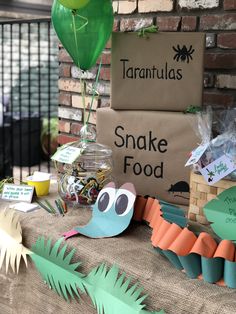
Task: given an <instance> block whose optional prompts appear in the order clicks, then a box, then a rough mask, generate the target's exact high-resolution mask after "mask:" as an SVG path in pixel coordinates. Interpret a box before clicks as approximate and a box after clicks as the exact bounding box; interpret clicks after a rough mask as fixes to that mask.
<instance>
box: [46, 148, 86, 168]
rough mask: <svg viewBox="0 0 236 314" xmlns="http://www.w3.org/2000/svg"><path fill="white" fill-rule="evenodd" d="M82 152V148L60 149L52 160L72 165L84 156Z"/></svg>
mask: <svg viewBox="0 0 236 314" xmlns="http://www.w3.org/2000/svg"><path fill="white" fill-rule="evenodd" d="M82 152H83V149H82V148H78V147H73V146H67V147H65V148H60V149H59V150H57V152H56V153H55V154H54V155H53V156H52V157H51V159H52V160H55V161H58V162H61V163H64V164H70V165H71V164H72V163H73V162H74V161H75V160H76V159H77V158H78V157H79V156H80V155H81V154H82Z"/></svg>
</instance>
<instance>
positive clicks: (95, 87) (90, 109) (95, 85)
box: [85, 58, 102, 125]
mask: <svg viewBox="0 0 236 314" xmlns="http://www.w3.org/2000/svg"><path fill="white" fill-rule="evenodd" d="M101 67H102V58H101V60H100V63H99V67H98V72H97V76H96V80H95V84H94V86H93V95H92V100H91V104H90V106H89V113H88V117H87V120H86V123H85V124H86V125H87V124H88V123H89V118H90V115H91V111H92V108H93V101H94V98H95V94H96V93H97V85H98V78H99V75H100V72H101Z"/></svg>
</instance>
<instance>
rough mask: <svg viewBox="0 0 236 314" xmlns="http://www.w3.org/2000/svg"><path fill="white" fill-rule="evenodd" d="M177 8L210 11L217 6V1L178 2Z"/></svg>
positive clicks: (193, 0)
mask: <svg viewBox="0 0 236 314" xmlns="http://www.w3.org/2000/svg"><path fill="white" fill-rule="evenodd" d="M179 6H180V7H181V8H186V9H211V8H217V7H218V6H219V0H179Z"/></svg>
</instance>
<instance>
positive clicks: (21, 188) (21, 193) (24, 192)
mask: <svg viewBox="0 0 236 314" xmlns="http://www.w3.org/2000/svg"><path fill="white" fill-rule="evenodd" d="M33 194H34V187H33V186H28V185H16V184H4V187H3V191H2V199H3V200H9V201H23V202H29V203H31V202H32V197H33Z"/></svg>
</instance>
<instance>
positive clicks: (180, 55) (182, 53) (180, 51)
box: [172, 45, 194, 63]
mask: <svg viewBox="0 0 236 314" xmlns="http://www.w3.org/2000/svg"><path fill="white" fill-rule="evenodd" d="M172 48H173V49H174V51H175V52H176V54H175V56H174V60H176V61H177V62H178V61H179V59H180V60H181V61H182V62H185V61H187V63H189V60H190V59H191V60H193V58H192V54H193V52H194V49H193V46H192V45H191V46H190V47H189V49H187V47H186V46H185V45H183V47H182V48H180V46H179V45H177V48H176V47H174V46H173V47H172Z"/></svg>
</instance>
